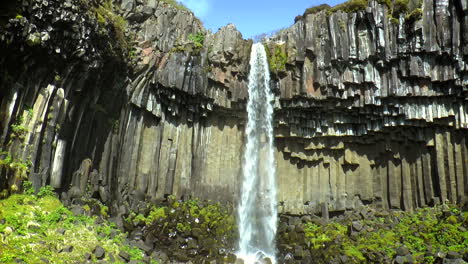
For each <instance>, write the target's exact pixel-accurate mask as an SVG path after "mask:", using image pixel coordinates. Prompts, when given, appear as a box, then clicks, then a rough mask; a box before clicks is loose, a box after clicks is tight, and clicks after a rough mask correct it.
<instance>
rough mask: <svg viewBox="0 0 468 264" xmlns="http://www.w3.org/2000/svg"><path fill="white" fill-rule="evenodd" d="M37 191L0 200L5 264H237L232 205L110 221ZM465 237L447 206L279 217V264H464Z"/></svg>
mask: <svg viewBox="0 0 468 264" xmlns="http://www.w3.org/2000/svg"><path fill="white" fill-rule="evenodd" d="M33 193H34V191H33V190H32V188H30V185H29V183H28V182H26V186H25V192H24V194H15V195H12V196H10V197H9V198H7V199H4V200H0V242H1V243H0V261H1V262H2V263H84V262H86V263H243V262H242V260H239V259H236V256H235V255H234V252H235V250H236V249H235V245H236V241H237V239H238V235H237V228H236V225H235V218H234V216H233V213H232V212H233V210H232V208H233V207H232V206H231V205H227V206H223V205H221V204H219V203H213V202H201V201H198V200H196V199H186V200H177V199H175V197H173V196H168V197H166V198H165V199H164V200H160V201H155V202H154V203H153V204H152V205H149V204H147V203H144V202H141V203H139V204H123V205H122V206H120V210H119V213H118V214H117V215H114V216H109V211H108V207H107V206H105V205H103V204H102V203H101V202H99V201H98V200H96V199H93V198H91V197H89V196H86V195H85V196H83V197H82V198H79V199H73V200H72V201H64V203H62V202H61V201H60V200H59V199H58V198H57V197H56V194H55V193H54V192H53V189H52V188H51V187H43V188H42V189H40V190H39V192H38V193H36V194H33ZM64 204H65V205H66V206H65V205H64ZM465 209H466V208H465ZM326 215H327V214H324V216H326ZM467 230H468V212H467V211H466V210H463V208H459V207H456V206H454V205H446V204H444V205H441V206H438V207H435V208H423V209H418V210H416V211H414V212H402V211H391V212H384V211H376V210H374V209H371V208H368V207H362V208H361V209H360V210H357V211H348V212H343V213H342V214H340V215H333V216H332V217H331V218H328V217H321V216H316V215H303V216H293V215H281V216H280V224H279V228H278V236H277V244H278V263H398V264H402V263H429V264H432V263H447V264H455V263H457V264H458V263H466V261H468V231H467ZM265 263H269V262H268V261H266V262H265Z"/></svg>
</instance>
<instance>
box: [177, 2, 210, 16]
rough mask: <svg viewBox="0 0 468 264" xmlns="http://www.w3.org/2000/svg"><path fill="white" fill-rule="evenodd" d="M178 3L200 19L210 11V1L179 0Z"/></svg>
mask: <svg viewBox="0 0 468 264" xmlns="http://www.w3.org/2000/svg"><path fill="white" fill-rule="evenodd" d="M180 2H181V3H183V4H184V5H185V6H186V7H188V8H190V9H191V10H192V11H193V12H194V13H195V15H196V16H198V17H200V18H204V17H205V16H206V15H207V14H208V12H209V11H210V9H211V0H180Z"/></svg>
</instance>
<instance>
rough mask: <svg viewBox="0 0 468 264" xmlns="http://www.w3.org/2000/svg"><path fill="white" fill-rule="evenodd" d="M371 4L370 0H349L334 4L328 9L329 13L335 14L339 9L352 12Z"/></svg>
mask: <svg viewBox="0 0 468 264" xmlns="http://www.w3.org/2000/svg"><path fill="white" fill-rule="evenodd" d="M368 5H369V0H349V1H347V2H344V3H342V4H339V5H337V6H334V7H332V8H330V9H328V10H327V14H328V15H330V14H333V13H335V12H338V11H343V12H345V13H352V12H357V11H362V10H365V9H366V8H367V6H368Z"/></svg>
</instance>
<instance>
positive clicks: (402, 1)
mask: <svg viewBox="0 0 468 264" xmlns="http://www.w3.org/2000/svg"><path fill="white" fill-rule="evenodd" d="M377 2H378V3H380V4H383V5H386V6H387V7H388V17H389V20H390V21H391V22H392V23H394V24H398V23H399V21H398V18H399V17H400V15H404V14H406V16H405V21H406V22H407V23H410V22H413V21H416V20H418V19H420V18H421V16H422V9H421V7H422V3H423V1H422V0H419V1H417V2H413V1H410V0H395V1H392V0H377ZM368 5H369V0H349V1H347V2H344V3H342V4H339V5H336V6H334V7H330V6H329V5H327V4H322V5H319V6H313V7H310V8H307V9H306V11H305V12H304V14H303V16H306V15H308V14H316V13H319V12H321V11H323V10H326V12H327V15H331V14H333V13H335V12H338V11H342V12H346V13H351V12H357V11H362V10H365V9H366V8H367V7H368ZM300 19H302V17H301V16H298V17H296V20H295V21H297V20H300Z"/></svg>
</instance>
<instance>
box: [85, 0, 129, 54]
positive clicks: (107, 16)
mask: <svg viewBox="0 0 468 264" xmlns="http://www.w3.org/2000/svg"><path fill="white" fill-rule="evenodd" d="M91 10H92V11H93V12H94V13H95V15H96V19H97V22H98V25H99V27H100V28H99V33H100V34H101V35H103V36H105V35H107V36H108V37H109V38H110V39H112V40H114V43H111V45H110V47H108V52H110V54H111V55H123V56H126V57H127V59H130V58H129V57H130V54H131V52H132V50H133V45H132V44H131V41H132V40H131V37H128V36H126V35H125V32H126V31H127V26H128V22H127V20H125V18H123V17H122V16H120V15H118V14H116V12H115V11H114V6H113V4H112V1H111V0H104V1H101V3H100V4H99V5H98V6H95V7H92V9H91Z"/></svg>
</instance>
